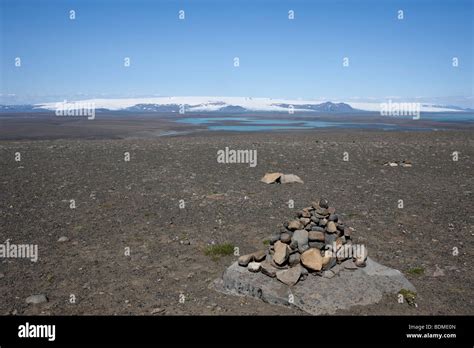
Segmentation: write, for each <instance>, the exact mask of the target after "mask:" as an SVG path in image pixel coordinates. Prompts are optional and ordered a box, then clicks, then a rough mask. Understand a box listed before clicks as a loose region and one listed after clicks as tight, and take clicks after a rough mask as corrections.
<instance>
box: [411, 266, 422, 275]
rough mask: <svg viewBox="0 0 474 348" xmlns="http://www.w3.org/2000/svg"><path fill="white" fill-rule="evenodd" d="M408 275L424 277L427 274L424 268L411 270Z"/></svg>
mask: <svg viewBox="0 0 474 348" xmlns="http://www.w3.org/2000/svg"><path fill="white" fill-rule="evenodd" d="M407 273H408V274H411V275H422V274H423V273H425V269H424V268H423V267H414V268H411V269H409V270H408V271H407Z"/></svg>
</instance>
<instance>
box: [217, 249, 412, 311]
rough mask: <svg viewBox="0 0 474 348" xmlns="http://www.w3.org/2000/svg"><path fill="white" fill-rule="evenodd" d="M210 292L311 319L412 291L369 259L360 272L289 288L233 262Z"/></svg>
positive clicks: (346, 272) (345, 272) (397, 273)
mask: <svg viewBox="0 0 474 348" xmlns="http://www.w3.org/2000/svg"><path fill="white" fill-rule="evenodd" d="M211 288H213V289H215V290H217V291H220V292H223V293H226V294H232V295H239V296H251V297H255V298H259V299H261V300H263V301H265V302H267V303H270V304H275V305H283V306H295V307H297V308H299V309H301V310H303V311H305V312H307V313H310V314H313V315H319V314H334V313H336V311H338V310H342V309H349V308H350V307H352V306H360V305H369V304H374V303H377V302H379V301H380V300H381V299H382V297H383V295H384V294H394V296H396V294H397V293H398V291H400V290H401V289H407V290H411V291H416V289H415V287H414V286H413V285H412V284H411V283H410V282H409V281H408V280H407V279H406V278H405V277H404V276H403V274H402V273H401V272H400V271H397V270H396V269H393V268H388V267H385V266H383V265H381V264H379V263H377V262H375V261H374V260H372V259H370V258H367V266H366V267H364V268H358V269H356V270H347V269H343V270H341V271H340V272H338V273H337V274H336V275H335V276H334V277H332V278H330V279H328V278H323V277H320V276H313V275H308V277H307V278H306V280H304V281H299V282H298V283H297V284H296V285H294V286H291V287H289V286H287V285H285V284H283V283H281V282H280V281H278V280H277V279H275V278H270V277H268V276H266V275H264V274H262V273H252V272H249V271H248V270H247V268H245V267H241V266H239V265H238V264H237V262H234V263H233V264H232V265H231V266H230V267H229V268H227V269H226V271H225V272H224V274H223V276H222V278H219V279H216V280H215V281H214V282H213V283H212V284H211ZM290 295H293V296H290ZM396 300H397V298H396V297H394V301H396ZM291 302H292V303H291Z"/></svg>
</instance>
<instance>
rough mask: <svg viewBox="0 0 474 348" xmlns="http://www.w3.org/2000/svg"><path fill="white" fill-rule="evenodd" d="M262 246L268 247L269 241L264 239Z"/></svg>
mask: <svg viewBox="0 0 474 348" xmlns="http://www.w3.org/2000/svg"><path fill="white" fill-rule="evenodd" d="M262 243H263V245H265V246H268V245H270V241H269V240H268V239H265V240H264V241H263V242H262Z"/></svg>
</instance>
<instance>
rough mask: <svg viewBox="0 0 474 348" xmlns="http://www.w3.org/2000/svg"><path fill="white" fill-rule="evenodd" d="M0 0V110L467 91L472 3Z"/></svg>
mask: <svg viewBox="0 0 474 348" xmlns="http://www.w3.org/2000/svg"><path fill="white" fill-rule="evenodd" d="M0 2H1V46H0V50H1V51H0V64H1V70H0V72H1V75H0V93H1V94H2V97H1V99H0V102H8V101H10V102H39V101H51V100H59V99H58V98H68V99H81V98H84V97H87V98H88V97H100V96H103V97H135V96H152V95H175V96H185V95H195V96H205V95H208V96H253V97H275V98H277V97H281V98H316V99H320V98H325V99H341V100H342V99H349V98H354V97H362V98H386V97H390V96H400V97H419V96H423V97H427V98H435V97H469V96H472V95H473V52H472V50H473V46H474V44H473V20H474V15H473V5H472V3H473V2H472V1H470V0H466V1H463V0H458V1H448V0H445V1H437V0H430V1H428V0H409V1H391V0H386V1H380V0H378V1H376V0H360V1H356V0H345V1H338V0H327V1H318V0H312V1H311V0H288V1H278V0H275V1H270V0H253V1H250V0H242V1H236V0H234V1H231V0H220V1H218V0H215V1H210V0H207V1H206V0H191V1H171V0H169V1H168V0H158V1H151V0H148V1H144V0H135V1H132V0H128V1H124V0H119V1H112V0H109V1H105V0H95V1H92V0H89V1H78V0H76V1H59V0H42V1H39V0H15V1H13V0H0ZM71 9H72V10H75V11H76V19H75V20H70V19H69V11H70V10H71ZM400 9H401V10H403V11H404V16H405V18H404V19H403V20H398V19H397V11H398V10H400ZM179 10H184V11H185V15H186V18H185V20H179V18H178V11H179ZM289 10H294V11H295V19H294V20H289V19H288V11H289ZM16 57H20V58H21V67H20V68H18V67H15V58H16ZM125 57H129V58H130V61H131V66H130V67H128V68H127V67H124V66H123V62H124V58H125ZM234 57H239V59H240V66H239V67H238V68H236V67H234V65H233V59H234ZM344 57H348V58H349V67H343V64H342V63H343V58H344ZM453 57H458V59H459V66H458V67H457V68H454V67H453V66H452V58H453ZM448 99H449V98H448ZM448 99H446V100H448ZM461 99H463V98H461ZM437 100H438V99H437ZM471 103H472V99H471Z"/></svg>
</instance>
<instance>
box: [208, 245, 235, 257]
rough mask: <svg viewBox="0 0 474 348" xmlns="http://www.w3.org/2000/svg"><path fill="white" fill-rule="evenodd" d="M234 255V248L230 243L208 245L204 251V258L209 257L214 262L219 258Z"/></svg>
mask: <svg viewBox="0 0 474 348" xmlns="http://www.w3.org/2000/svg"><path fill="white" fill-rule="evenodd" d="M233 253H234V246H233V245H232V244H230V243H224V244H215V245H209V246H208V247H206V250H204V254H205V255H206V256H210V257H211V258H212V259H213V260H214V261H216V260H217V259H218V258H219V257H221V256H228V255H232V254H233Z"/></svg>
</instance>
